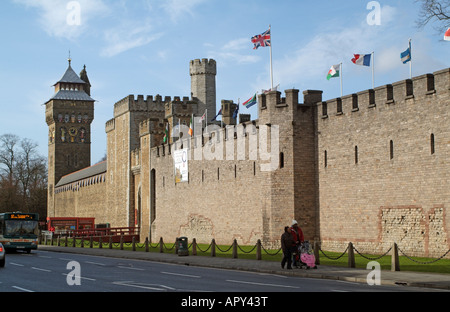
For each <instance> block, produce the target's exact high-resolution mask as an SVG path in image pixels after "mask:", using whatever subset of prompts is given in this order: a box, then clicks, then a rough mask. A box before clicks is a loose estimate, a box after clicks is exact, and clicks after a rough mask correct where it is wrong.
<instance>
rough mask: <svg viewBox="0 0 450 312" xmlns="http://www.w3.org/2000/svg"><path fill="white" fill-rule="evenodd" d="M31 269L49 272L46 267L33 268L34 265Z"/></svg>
mask: <svg viewBox="0 0 450 312" xmlns="http://www.w3.org/2000/svg"><path fill="white" fill-rule="evenodd" d="M32 269H33V270H37V271H42V272H51V271H50V270H47V269H41V268H35V267H32Z"/></svg>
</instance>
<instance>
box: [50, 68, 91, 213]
mask: <svg viewBox="0 0 450 312" xmlns="http://www.w3.org/2000/svg"><path fill="white" fill-rule="evenodd" d="M82 74H83V76H84V77H85V79H87V73H86V67H85V68H84V69H83V71H82ZM54 87H55V95H54V96H53V97H52V98H51V99H50V100H48V101H47V103H45V107H46V111H45V117H46V122H47V125H48V127H49V139H48V204H47V207H48V208H47V209H48V211H47V214H48V217H54V216H55V207H54V189H55V186H56V185H57V183H58V182H59V181H60V180H61V178H62V177H63V176H65V175H68V174H70V173H73V172H76V171H78V170H81V169H84V168H87V167H89V166H90V165H91V123H92V121H93V119H94V102H95V100H94V99H92V98H91V97H90V96H89V95H88V93H90V84H89V82H86V81H84V80H83V79H81V78H80V77H79V76H78V75H77V74H76V73H75V72H74V70H73V69H72V67H71V60H70V59H69V67H68V68H67V70H66V72H65V74H64V75H63V77H62V78H61V79H60V80H59V81H58V82H57V83H56V84H55V85H54ZM87 92H88V93H87Z"/></svg>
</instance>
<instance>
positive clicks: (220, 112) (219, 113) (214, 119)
mask: <svg viewBox="0 0 450 312" xmlns="http://www.w3.org/2000/svg"><path fill="white" fill-rule="evenodd" d="M220 115H222V109H220V111H219V112H218V113H217V115H216V117H214V118H213V119H211V121H216V119H217V117H219V116H220Z"/></svg>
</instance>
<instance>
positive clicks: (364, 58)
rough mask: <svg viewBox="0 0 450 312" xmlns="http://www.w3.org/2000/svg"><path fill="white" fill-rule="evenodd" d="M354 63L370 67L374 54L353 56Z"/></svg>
mask: <svg viewBox="0 0 450 312" xmlns="http://www.w3.org/2000/svg"><path fill="white" fill-rule="evenodd" d="M353 56H354V58H352V62H353V63H354V64H356V65H362V66H370V58H371V57H372V54H353Z"/></svg>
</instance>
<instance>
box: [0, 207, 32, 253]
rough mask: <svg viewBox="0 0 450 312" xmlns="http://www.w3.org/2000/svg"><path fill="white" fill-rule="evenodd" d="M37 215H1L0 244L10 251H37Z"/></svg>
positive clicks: (16, 213)
mask: <svg viewBox="0 0 450 312" xmlns="http://www.w3.org/2000/svg"><path fill="white" fill-rule="evenodd" d="M38 223H39V215H38V214H37V213H21V212H8V213H0V243H2V244H3V247H5V249H6V250H7V251H8V250H24V251H26V252H28V253H30V252H31V250H32V249H37V246H38V235H39V227H38Z"/></svg>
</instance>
